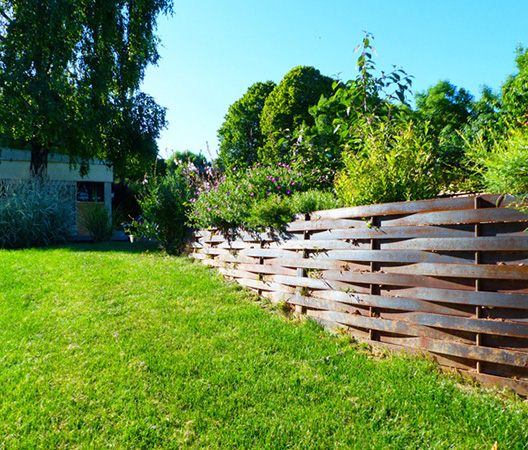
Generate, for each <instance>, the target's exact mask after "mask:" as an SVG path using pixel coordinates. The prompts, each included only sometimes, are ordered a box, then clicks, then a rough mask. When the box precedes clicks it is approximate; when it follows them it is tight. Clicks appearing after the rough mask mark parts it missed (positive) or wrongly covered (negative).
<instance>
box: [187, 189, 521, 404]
mask: <svg viewBox="0 0 528 450" xmlns="http://www.w3.org/2000/svg"><path fill="white" fill-rule="evenodd" d="M514 202H515V199H514V198H512V197H509V196H496V195H479V196H466V197H456V198H445V199H435V200H424V201H415V202H404V203H387V204H379V205H368V206H357V207H350V208H341V209H334V210H327V211H318V212H314V213H312V214H309V215H306V216H304V217H299V218H298V219H297V220H295V221H294V222H291V223H289V224H288V226H287V229H286V231H285V232H283V233H280V234H276V233H249V232H246V231H240V232H238V233H237V234H236V235H235V236H224V235H222V234H221V233H220V232H218V231H215V230H202V231H197V232H195V234H194V238H193V240H192V242H191V243H190V244H189V245H190V248H191V256H192V257H194V258H196V259H199V260H201V261H202V262H203V263H204V264H207V265H209V266H214V267H216V268H217V269H218V271H219V272H221V273H222V274H224V275H225V276H228V277H230V278H233V279H234V280H236V281H237V282H238V283H240V284H241V285H243V286H246V287H248V288H250V289H252V290H253V291H255V292H257V293H258V294H259V295H262V296H265V297H267V298H269V299H271V300H272V301H274V302H287V303H288V304H290V305H292V308H295V310H296V311H297V312H298V313H303V314H306V315H307V316H309V317H311V318H313V319H315V320H317V321H319V322H321V323H323V324H325V325H329V326H339V327H343V328H346V329H347V330H349V331H350V332H351V333H352V334H353V335H354V336H356V337H358V338H360V339H363V340H366V341H369V342H371V343H373V344H377V345H383V346H385V347H388V348H390V349H392V350H401V349H406V350H408V351H409V350H410V351H413V352H426V353H427V354H428V355H430V356H431V357H433V358H434V359H435V360H436V361H437V362H438V363H439V364H440V365H441V366H442V367H444V368H450V369H454V370H456V371H458V372H460V373H463V374H466V375H470V376H472V377H474V378H475V379H477V380H478V381H479V382H481V383H483V384H487V385H490V384H491V385H499V386H507V387H509V388H511V389H513V390H515V391H517V392H518V393H520V394H522V395H528V232H526V231H525V230H526V229H527V228H528V215H527V214H524V213H522V212H520V211H518V210H516V209H513V208H511V207H509V206H511V205H512V204H513V203H514Z"/></svg>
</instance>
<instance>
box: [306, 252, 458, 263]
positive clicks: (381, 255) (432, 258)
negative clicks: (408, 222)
mask: <svg viewBox="0 0 528 450" xmlns="http://www.w3.org/2000/svg"><path fill="white" fill-rule="evenodd" d="M311 257H312V258H314V259H335V260H340V261H343V262H346V261H365V262H367V261H368V262H371V261H373V262H393V263H419V262H431V263H432V262H435V263H456V262H459V263H465V262H467V259H466V258H463V257H460V256H453V255H441V254H438V253H432V252H426V251H419V250H409V251H405V250H404V251H401V250H356V249H353V250H331V251H325V252H320V253H319V254H317V255H313V256H311Z"/></svg>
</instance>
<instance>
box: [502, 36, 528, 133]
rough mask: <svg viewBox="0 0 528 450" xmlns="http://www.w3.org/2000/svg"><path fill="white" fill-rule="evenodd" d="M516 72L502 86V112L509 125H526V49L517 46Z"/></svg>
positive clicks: (527, 107) (527, 94)
mask: <svg viewBox="0 0 528 450" xmlns="http://www.w3.org/2000/svg"><path fill="white" fill-rule="evenodd" d="M515 63H516V65H517V70H518V72H517V73H516V74H515V75H510V76H509V77H508V79H507V80H506V82H505V83H504V85H503V86H502V96H501V100H502V111H503V113H504V115H505V118H506V119H507V120H508V122H509V123H511V124H512V125H513V124H516V125H519V126H523V127H524V126H527V125H528V49H526V48H524V47H522V46H519V47H518V48H517V57H516V58H515Z"/></svg>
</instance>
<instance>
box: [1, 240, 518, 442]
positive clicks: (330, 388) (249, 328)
mask: <svg viewBox="0 0 528 450" xmlns="http://www.w3.org/2000/svg"><path fill="white" fill-rule="evenodd" d="M138 249H139V250H141V247H138V246H137V245H136V246H131V245H130V244H112V245H108V244H107V245H99V246H95V245H84V246H71V247H61V248H53V249H45V250H44V249H37V250H17V251H3V250H0V448H1V449H4V448H5V449H19V448H27V449H61V448H68V449H80V448H82V449H94V448H95V449H99V448H100V449H107V448H116V449H180V448H181V449H185V448H206V449H207V448H213V449H214V448H218V449H293V448H295V449H334V448H335V449H340V448H343V449H345V448H350V449H486V450H489V449H491V448H492V446H493V445H494V443H495V442H497V443H498V447H497V448H498V449H503V450H511V449H528V404H527V403H526V401H525V400H523V399H520V398H518V397H515V396H513V395H503V394H499V393H497V392H490V391H485V390H481V389H478V388H476V387H473V386H469V385H467V384H466V385H463V384H459V383H457V381H456V380H455V379H454V378H453V377H452V376H446V375H441V374H439V372H438V370H437V368H436V367H435V366H434V365H433V363H431V362H429V361H427V360H425V359H422V358H410V357H402V356H390V357H385V358H375V357H373V356H372V354H370V353H369V352H368V351H365V350H362V348H361V347H360V346H358V345H354V344H353V343H350V341H349V340H347V339H346V338H344V337H336V336H332V335H331V334H330V333H328V332H327V331H325V330H323V329H321V328H320V327H318V326H317V325H315V324H314V323H312V322H309V321H305V320H298V319H294V318H286V317H285V316H284V315H283V314H281V312H280V311H279V309H278V308H276V309H274V308H271V307H269V305H268V306H267V305H266V304H265V303H264V302H262V301H257V300H256V299H255V298H254V297H251V296H250V295H249V294H247V292H245V291H244V290H242V289H241V288H239V287H237V286H235V285H233V284H230V283H227V282H225V281H223V280H221V279H220V278H219V277H218V276H217V275H216V274H215V273H214V272H213V271H212V270H210V269H208V268H206V267H204V266H202V265H200V264H199V263H196V262H193V261H191V260H189V259H186V258H172V257H166V256H163V255H161V254H159V253H157V252H155V251H153V250H152V249H151V250H150V251H147V252H141V251H138ZM328 356H329V358H327V357H328Z"/></svg>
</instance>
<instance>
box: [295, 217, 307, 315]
mask: <svg viewBox="0 0 528 450" xmlns="http://www.w3.org/2000/svg"><path fill="white" fill-rule="evenodd" d="M304 220H305V222H307V221H309V220H310V214H305V215H304ZM309 240H310V231H309V230H303V241H309ZM297 254H298V255H302V258H303V259H304V258H307V257H308V251H307V250H306V249H302V250H297ZM297 277H299V278H304V277H306V269H305V268H303V267H298V268H297ZM295 295H296V296H297V297H300V296H301V293H300V292H299V290H297V292H296V293H295ZM295 312H296V313H297V314H304V313H305V312H306V308H305V307H303V306H302V305H295Z"/></svg>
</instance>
